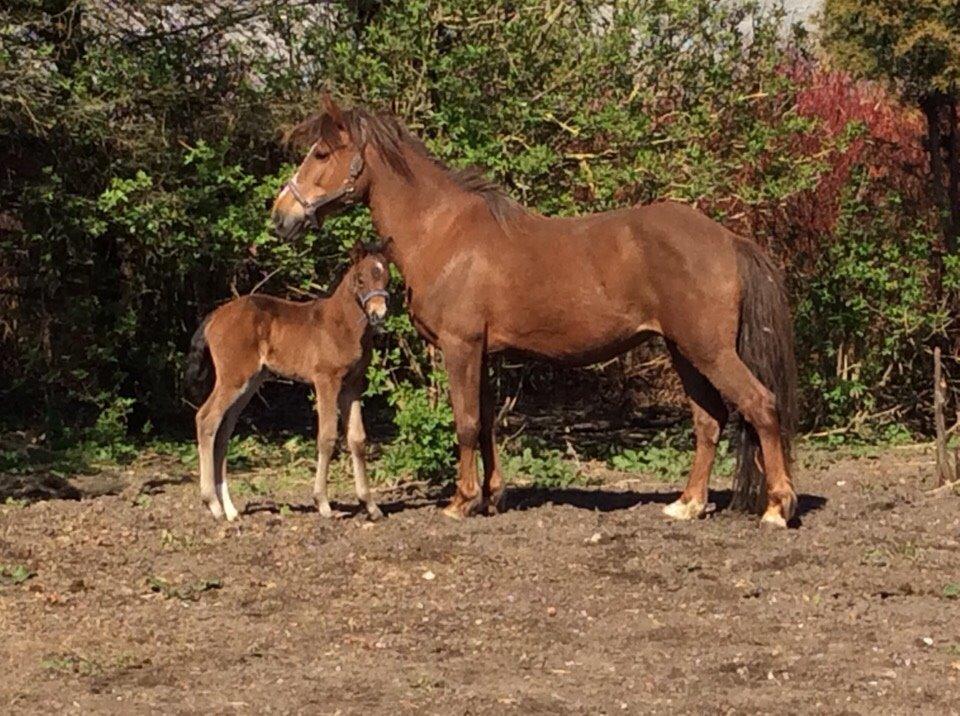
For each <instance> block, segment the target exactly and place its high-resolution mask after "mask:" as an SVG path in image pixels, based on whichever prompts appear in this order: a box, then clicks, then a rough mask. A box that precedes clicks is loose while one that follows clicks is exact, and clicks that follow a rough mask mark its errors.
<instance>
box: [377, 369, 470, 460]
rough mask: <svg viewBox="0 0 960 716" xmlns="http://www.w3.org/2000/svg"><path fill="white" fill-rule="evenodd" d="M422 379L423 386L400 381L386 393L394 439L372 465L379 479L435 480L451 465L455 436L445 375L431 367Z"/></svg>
mask: <svg viewBox="0 0 960 716" xmlns="http://www.w3.org/2000/svg"><path fill="white" fill-rule="evenodd" d="M426 378H427V384H426V385H424V386H415V385H413V384H412V383H411V382H410V381H408V380H404V381H401V382H399V383H395V384H393V385H392V386H391V387H390V391H389V392H388V393H387V400H388V401H389V403H390V405H391V406H393V408H394V409H395V411H396V412H395V416H394V423H395V424H396V427H397V436H396V438H395V440H394V441H393V442H392V443H391V444H390V445H388V446H387V447H386V449H385V450H384V452H383V457H382V458H381V460H380V462H379V463H378V464H377V466H376V469H375V475H376V476H377V477H378V478H380V479H396V478H397V477H401V476H411V475H419V476H421V477H426V478H437V477H440V476H441V475H443V473H444V472H445V471H446V470H448V469H449V468H450V467H451V466H452V465H453V461H454V441H455V435H454V427H453V410H452V409H451V407H450V402H449V400H448V397H447V380H446V373H444V372H443V371H442V370H440V369H439V368H434V369H433V370H431V372H430V373H429V374H428V375H427V376H426Z"/></svg>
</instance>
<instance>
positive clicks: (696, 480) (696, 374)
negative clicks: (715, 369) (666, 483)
mask: <svg viewBox="0 0 960 716" xmlns="http://www.w3.org/2000/svg"><path fill="white" fill-rule="evenodd" d="M667 347H668V348H669V349H670V356H671V358H672V359H673V365H674V367H675V368H676V369H677V373H679V374H680V381H681V382H682V383H683V389H684V391H685V392H686V394H687V397H688V398H689V400H690V408H691V409H692V410H693V432H694V437H695V438H696V454H695V455H694V457H693V466H692V467H691V469H690V476H689V477H688V478H687V486H686V487H685V488H684V489H683V493H682V494H681V495H680V499H678V500H677V501H676V502H672V503H670V504H669V505H667V506H666V507H664V508H663V512H664V514H666V515H668V516H669V517H673V518H675V519H680V520H690V519H695V518H697V517H700V516H701V515H702V514H703V512H704V510H705V509H706V506H707V485H708V483H709V481H710V472H711V471H712V470H713V461H714V458H715V457H716V454H717V443H718V442H719V440H720V435H721V433H723V428H724V426H725V425H726V423H727V417H728V416H729V411H728V410H727V406H726V405H724V402H723V398H722V397H721V396H720V393H719V391H718V390H717V389H716V388H714V387H713V385H712V384H711V383H710V381H709V380H707V379H706V377H705V376H704V375H703V373H701V372H700V371H698V370H697V369H696V368H694V367H693V365H691V363H690V361H688V360H687V359H686V358H684V357H683V356H682V355H681V354H680V352H679V351H678V350H677V347H676V345H674V344H673V343H672V342H668V343H667Z"/></svg>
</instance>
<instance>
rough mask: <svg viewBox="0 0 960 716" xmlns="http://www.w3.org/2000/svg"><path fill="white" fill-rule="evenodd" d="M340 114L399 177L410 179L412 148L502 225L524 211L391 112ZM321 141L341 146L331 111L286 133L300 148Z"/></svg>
mask: <svg viewBox="0 0 960 716" xmlns="http://www.w3.org/2000/svg"><path fill="white" fill-rule="evenodd" d="M341 116H342V118H343V121H344V123H345V124H346V128H347V132H349V134H350V137H351V139H352V140H353V141H354V142H355V143H357V144H359V143H360V142H362V141H364V140H365V141H366V142H367V143H369V144H372V145H373V146H374V148H375V149H376V150H377V152H379V154H380V156H381V157H383V159H384V160H385V161H386V162H387V164H388V165H389V166H390V167H391V168H392V169H393V170H394V171H395V172H397V174H399V175H400V176H402V177H404V178H407V179H409V178H410V177H411V170H410V165H409V164H408V162H407V160H406V158H405V157H404V155H403V149H404V148H409V149H412V150H413V151H415V152H417V153H418V154H419V155H421V156H423V157H426V158H428V159H430V160H431V161H432V162H434V163H435V164H436V165H437V166H438V167H440V168H441V169H443V170H444V171H445V172H446V173H447V175H448V176H449V177H450V178H451V179H453V181H454V182H456V184H457V186H459V187H460V188H461V189H463V190H464V191H468V192H471V193H473V194H477V195H478V196H480V197H482V198H483V200H484V201H485V202H486V204H487V207H488V208H489V209H490V213H492V214H493V216H494V218H496V220H497V221H498V222H500V223H501V224H504V223H505V222H506V220H507V219H509V218H510V217H511V216H515V215H517V214H522V213H524V212H525V209H524V208H523V206H521V205H520V204H519V203H518V202H517V201H516V200H514V199H513V198H512V197H511V196H510V195H508V194H507V193H506V191H504V189H503V187H501V186H500V185H499V184H497V183H496V182H495V181H493V180H491V179H489V178H487V177H486V176H484V174H483V172H482V171H481V170H480V169H478V168H476V167H468V168H466V169H453V168H451V167H449V166H447V165H446V164H445V163H444V162H442V161H441V160H440V159H438V158H437V157H435V156H433V155H432V154H431V153H430V151H429V150H428V149H427V147H426V145H424V143H423V142H422V141H421V140H420V139H419V138H418V137H416V136H414V135H413V134H412V133H411V132H410V130H409V129H407V128H406V126H404V125H403V123H402V122H400V120H398V119H397V118H396V117H395V116H393V115H392V114H386V113H373V112H369V111H367V110H365V109H361V108H359V107H354V108H352V109H345V110H343V111H342V112H341ZM320 140H323V142H324V143H325V144H327V145H328V146H329V147H330V148H331V149H337V148H339V147H340V146H341V142H340V133H339V132H338V130H337V122H336V120H335V119H334V118H333V117H332V116H331V115H330V114H329V113H328V112H317V113H316V114H312V115H310V116H309V117H307V118H306V119H305V120H303V121H302V122H300V123H299V124H297V125H296V126H294V127H293V128H292V129H291V130H290V131H289V132H287V135H286V142H287V144H288V145H290V146H292V147H294V148H297V149H300V150H303V149H306V148H308V147H310V146H311V145H313V144H314V143H315V142H318V141H320Z"/></svg>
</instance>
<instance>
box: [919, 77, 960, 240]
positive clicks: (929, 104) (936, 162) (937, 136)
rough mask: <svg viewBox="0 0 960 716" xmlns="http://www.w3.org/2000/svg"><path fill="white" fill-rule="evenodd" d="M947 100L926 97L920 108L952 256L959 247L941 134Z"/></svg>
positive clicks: (940, 215)
mask: <svg viewBox="0 0 960 716" xmlns="http://www.w3.org/2000/svg"><path fill="white" fill-rule="evenodd" d="M945 100H946V98H945V97H944V95H942V94H940V93H939V92H937V93H934V94H931V95H928V96H927V97H924V98H923V99H922V100H921V102H920V108H921V109H922V110H923V114H924V115H925V116H926V118H927V153H928V154H929V155H930V183H931V190H932V192H933V198H934V202H935V203H936V205H937V213H938V218H939V220H940V231H941V233H942V236H943V244H944V248H945V249H946V252H947V253H948V254H952V253H955V252H956V250H957V247H956V241H955V237H954V236H953V234H952V231H951V229H952V227H951V226H950V224H951V221H950V214H951V212H950V206H949V204H950V198H949V195H948V192H947V182H946V181H945V177H944V162H943V151H942V150H943V135H942V133H941V129H942V127H941V121H942V117H943V109H944V108H945V107H946V106H947V104H946V101H945Z"/></svg>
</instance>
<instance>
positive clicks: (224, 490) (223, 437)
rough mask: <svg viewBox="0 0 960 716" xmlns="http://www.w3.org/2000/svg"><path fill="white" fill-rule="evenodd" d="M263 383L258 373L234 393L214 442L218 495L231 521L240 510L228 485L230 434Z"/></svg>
mask: <svg viewBox="0 0 960 716" xmlns="http://www.w3.org/2000/svg"><path fill="white" fill-rule="evenodd" d="M262 383H263V380H262V378H261V377H260V376H259V375H256V376H254V377H253V378H251V379H250V380H249V381H247V384H246V385H245V386H244V387H243V388H241V389H239V390H238V391H237V392H236V393H234V395H235V396H236V398H235V399H234V401H233V405H231V406H230V407H229V408H228V409H227V411H226V414H225V415H224V417H223V421H222V422H221V423H220V429H219V430H218V431H217V438H216V441H215V442H214V465H215V466H216V467H217V472H216V475H215V481H214V484H215V487H216V493H217V497H218V499H219V500H220V504H221V506H222V507H223V513H224V515H225V516H226V518H227V519H228V520H229V521H230V522H233V521H234V520H235V519H237V515H238V512H237V508H236V507H234V506H233V501H232V500H231V499H230V490H229V488H228V487H227V448H228V447H229V444H230V436H231V435H233V431H234V428H236V426H237V420H238V419H239V417H240V413H242V412H243V409H244V408H246V407H247V405H248V404H249V403H250V398H252V397H253V395H254V393H256V392H257V390H259V388H260V385H261V384H262Z"/></svg>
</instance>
